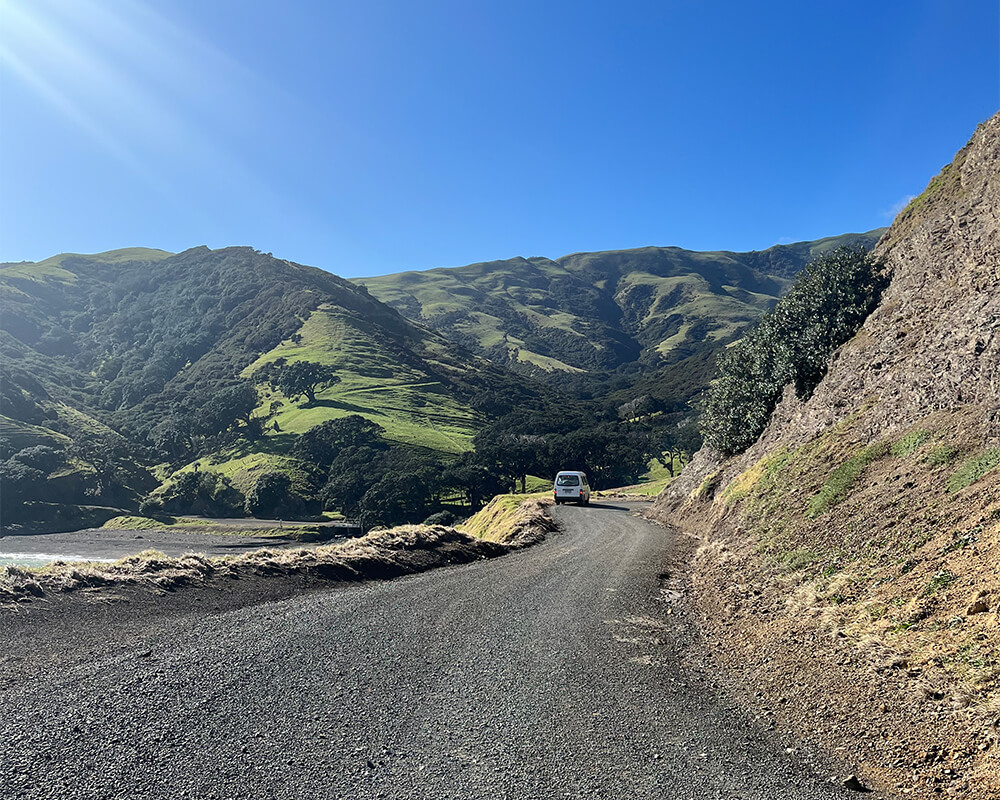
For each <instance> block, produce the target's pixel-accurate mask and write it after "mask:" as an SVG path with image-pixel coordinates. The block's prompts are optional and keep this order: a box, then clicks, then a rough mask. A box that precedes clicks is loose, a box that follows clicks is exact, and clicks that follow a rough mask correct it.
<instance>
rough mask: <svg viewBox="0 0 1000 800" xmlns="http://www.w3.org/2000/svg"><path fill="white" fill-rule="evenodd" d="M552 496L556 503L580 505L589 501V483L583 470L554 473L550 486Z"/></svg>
mask: <svg viewBox="0 0 1000 800" xmlns="http://www.w3.org/2000/svg"><path fill="white" fill-rule="evenodd" d="M552 497H553V499H555V501H556V505H559V504H560V503H579V504H580V505H581V506H585V505H587V503H589V502H590V484H589V483H587V475H586V474H585V473H583V472H570V471H567V472H560V473H558V474H557V475H556V479H555V482H554V484H553V486H552Z"/></svg>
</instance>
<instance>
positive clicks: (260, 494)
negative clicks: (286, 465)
mask: <svg viewBox="0 0 1000 800" xmlns="http://www.w3.org/2000/svg"><path fill="white" fill-rule="evenodd" d="M302 505H303V504H302V498H300V497H299V496H298V495H296V494H294V493H293V492H292V481H291V478H289V477H288V476H287V475H286V474H285V473H284V472H265V473H263V474H262V475H261V476H260V477H259V478H257V482H256V483H254V485H253V488H252V489H251V490H250V491H249V492H247V499H246V513H247V514H251V515H252V516H255V517H293V516H296V515H297V514H299V513H301V511H302Z"/></svg>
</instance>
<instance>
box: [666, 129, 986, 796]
mask: <svg viewBox="0 0 1000 800" xmlns="http://www.w3.org/2000/svg"><path fill="white" fill-rule="evenodd" d="M998 229H1000V114H998V115H996V116H994V117H993V118H992V119H990V120H988V121H987V122H984V123H983V124H982V125H980V126H979V128H978V129H977V130H976V132H975V134H974V135H973V137H972V139H971V140H970V142H969V143H968V145H966V147H965V148H963V149H962V150H961V151H960V152H959V153H958V155H957V156H956V157H955V160H954V161H953V162H952V163H951V164H950V165H948V166H947V167H945V168H944V169H943V170H942V171H941V173H940V174H939V175H938V176H937V177H935V178H934V179H933V180H932V181H931V182H930V184H929V186H928V187H927V189H926V191H925V192H924V193H923V194H921V195H920V197H918V198H916V199H915V200H914V201H913V202H912V203H911V204H910V205H909V207H908V208H907V209H906V210H904V211H903V212H902V213H901V214H900V215H899V217H897V219H896V221H895V223H894V224H893V226H892V227H891V228H890V230H889V231H888V232H887V233H886V234H885V235H884V236H883V237H882V239H881V240H880V242H879V244H878V246H877V248H876V252H877V253H878V254H879V255H880V256H881V257H882V258H883V259H884V260H885V263H886V264H887V266H888V268H890V269H891V270H892V273H893V278H892V282H891V284H890V286H889V288H888V289H887V291H886V292H885V294H884V296H883V298H882V302H881V303H880V305H879V307H878V308H877V310H876V311H875V312H874V313H873V314H872V315H871V316H870V317H869V318H868V320H867V321H866V322H865V324H864V326H863V327H862V329H861V331H860V332H859V333H858V334H857V335H856V336H855V337H854V338H853V339H852V340H851V341H850V342H848V343H847V344H845V345H844V346H843V347H842V348H840V350H839V351H838V352H836V353H835V354H834V356H833V358H832V360H831V363H830V367H829V371H828V373H827V375H826V377H825V378H824V379H823V381H822V382H821V383H820V385H819V386H818V387H817V389H816V391H815V392H814V394H813V396H812V397H811V398H809V399H808V400H807V401H806V402H802V401H800V400H798V399H797V398H796V396H795V393H794V391H792V389H791V387H789V389H788V390H787V391H786V393H785V396H784V398H783V400H782V402H781V403H780V404H779V406H778V408H777V409H776V410H775V413H774V415H773V417H772V419H771V422H770V424H769V426H768V428H767V429H766V430H765V432H764V433H763V434H762V436H761V437H760V439H759V440H758V442H757V443H756V444H755V445H754V446H753V447H751V448H750V449H749V450H748V451H747V452H746V453H743V454H742V455H740V456H738V457H735V458H731V459H728V460H726V459H722V458H720V457H719V455H718V454H717V453H712V452H709V451H703V452H701V453H699V454H698V455H697V456H696V457H695V459H694V460H693V461H692V463H691V464H690V465H689V466H688V467H687V468H686V469H685V472H684V474H683V475H682V476H681V478H680V479H679V480H677V481H675V482H674V483H673V484H672V485H671V486H670V487H668V489H667V490H666V491H665V492H664V493H663V494H662V495H661V496H660V497H659V498H658V499H657V501H656V503H655V504H654V507H653V509H652V511H651V515H652V516H654V517H655V518H658V519H660V520H663V521H666V522H672V523H674V524H678V525H681V526H683V527H685V528H686V529H687V530H688V531H690V532H692V533H694V534H696V535H699V536H701V537H702V538H703V539H704V540H705V546H704V547H703V548H702V550H701V552H700V555H699V558H698V560H697V562H696V565H695V575H694V585H695V588H696V590H697V591H696V594H697V597H698V600H697V602H698V603H699V604H700V607H701V609H702V611H703V614H704V622H705V629H706V633H707V636H708V639H709V641H711V642H712V643H713V644H714V645H715V647H716V650H717V652H718V653H719V659H720V662H721V663H722V664H723V666H726V667H728V668H729V669H730V671H731V673H732V674H734V675H735V676H736V677H737V679H738V680H739V681H740V682H742V683H743V685H744V686H746V687H747V688H748V689H750V690H752V692H753V694H754V695H755V697H757V698H759V702H760V704H761V705H763V706H765V707H766V708H767V711H766V712H765V713H767V714H769V715H770V714H773V717H772V718H773V719H775V720H777V721H778V723H779V724H780V725H783V726H785V727H788V728H792V729H794V730H796V732H797V733H798V734H799V735H802V736H806V737H813V738H815V739H816V740H817V741H818V742H819V743H821V744H823V745H826V746H830V747H837V748H838V750H839V751H842V752H843V751H846V752H848V753H850V754H851V756H850V757H851V758H852V759H853V760H854V761H855V763H856V764H857V765H858V768H859V770H860V771H861V773H862V774H863V775H867V777H868V779H869V780H871V781H872V782H874V783H876V784H880V785H881V786H882V787H883V788H886V789H889V790H891V789H893V788H894V789H895V790H896V791H897V792H900V791H903V790H905V793H906V794H907V795H909V796H913V797H931V796H936V795H938V794H940V793H947V794H959V795H961V796H963V797H967V798H986V797H997V796H1000V794H998V792H1000V568H998V567H997V565H998V564H1000V235H998ZM830 634H832V636H831V635H830ZM803 707H805V708H808V709H809V710H808V712H807V711H805V710H802V709H803ZM857 709H862V710H863V713H861V714H859V713H857Z"/></svg>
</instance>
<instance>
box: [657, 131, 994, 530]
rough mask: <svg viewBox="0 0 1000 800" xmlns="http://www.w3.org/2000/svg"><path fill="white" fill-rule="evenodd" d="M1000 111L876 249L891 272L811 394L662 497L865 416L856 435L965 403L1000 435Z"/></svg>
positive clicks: (662, 504) (980, 426) (701, 460)
mask: <svg viewBox="0 0 1000 800" xmlns="http://www.w3.org/2000/svg"><path fill="white" fill-rule="evenodd" d="M998 227H1000V114H997V115H996V116H994V117H992V118H991V119H990V120H988V121H987V122H984V123H983V124H982V125H980V126H979V128H978V129H977V130H976V133H975V135H974V136H973V137H972V139H971V141H970V142H969V143H968V144H967V145H966V146H965V147H964V148H963V149H962V150H961V151H959V153H958V155H957V156H956V157H955V160H954V161H953V162H952V163H951V164H949V165H948V166H946V167H945V168H944V169H943V170H942V171H941V173H940V174H939V175H938V176H937V177H935V178H934V179H933V180H932V181H931V182H930V184H929V185H928V187H927V189H926V190H925V191H924V193H923V194H921V195H920V196H919V197H918V198H916V199H915V200H913V202H912V203H910V205H909V206H908V207H907V208H906V209H905V210H904V211H903V212H902V213H901V214H900V215H899V217H898V218H897V219H896V221H895V222H894V224H893V226H892V227H891V228H890V229H889V231H887V232H886V234H885V235H884V236H883V237H882V239H881V240H880V242H879V244H878V245H877V247H876V253H877V254H878V255H880V256H881V257H882V258H884V259H885V261H886V263H887V265H888V266H889V268H891V269H892V271H893V280H892V283H891V285H890V286H889V288H888V290H887V291H886V293H885V295H884V297H883V299H882V303H881V304H880V306H879V308H878V309H877V310H876V311H875V312H874V313H873V314H872V315H871V316H870V317H869V319H868V321H867V322H866V323H865V325H864V327H863V328H862V330H861V331H860V332H859V333H858V335H857V336H856V337H855V338H854V339H853V340H851V341H850V342H848V343H847V344H846V345H844V347H842V348H841V349H840V350H839V351H838V352H837V353H836V354H835V355H834V357H833V360H832V362H831V365H830V370H829V372H828V374H827V376H826V377H825V379H824V380H823V381H822V383H821V384H820V385H819V387H818V388H817V390H816V392H815V393H814V394H813V396H812V397H811V398H810V399H809V401H808V402H805V403H803V402H801V401H799V400H798V399H797V398H796V397H795V393H794V392H792V391H789V392H787V393H786V396H785V398H784V400H783V401H782V403H781V404H780V405H779V406H778V408H777V409H776V410H775V413H774V415H773V417H772V420H771V424H770V425H769V427H768V429H767V430H766V431H765V432H764V434H763V435H762V436H761V438H760V440H759V441H758V442H757V444H756V445H755V446H754V447H752V448H751V449H750V450H749V451H748V452H747V453H745V454H744V455H743V456H742V457H739V458H736V459H733V460H731V461H729V462H728V463H726V464H722V461H721V459H720V458H719V456H718V454H716V453H713V452H711V451H705V452H702V453H700V454H699V455H698V457H697V458H696V460H695V461H694V462H692V465H691V469H690V470H689V471H686V473H687V474H686V475H685V476H684V479H683V480H681V481H677V482H676V483H675V484H674V485H673V487H672V488H671V489H669V490H668V491H667V492H666V493H665V494H664V496H663V497H662V498H661V499H660V501H659V503H658V513H664V512H666V511H667V510H669V509H671V508H675V507H676V506H678V505H679V504H680V503H682V502H683V501H684V500H685V499H686V498H687V496H688V495H689V494H690V492H691V491H693V490H695V489H697V488H698V487H699V486H700V485H701V483H702V482H703V481H704V480H705V479H706V478H707V477H708V476H710V475H712V474H713V473H714V472H715V471H716V470H718V469H719V468H720V467H722V468H723V474H722V475H720V476H719V477H718V478H717V479H716V482H718V483H720V484H725V482H726V478H729V477H732V476H734V475H736V474H738V473H739V472H741V471H742V470H743V469H745V468H746V467H747V466H749V465H751V464H753V463H755V462H756V461H758V460H759V459H760V458H761V457H762V456H763V455H765V454H766V453H768V452H771V451H773V450H775V449H776V448H779V447H782V446H796V445H800V444H802V443H804V442H808V441H810V440H812V439H814V438H815V437H817V436H819V435H821V434H822V433H823V432H824V431H827V430H829V429H830V428H832V427H833V426H835V425H837V424H838V423H840V422H842V421H843V420H845V419H847V418H849V417H851V416H852V415H858V416H859V417H860V418H859V420H858V424H857V425H856V426H854V428H853V435H854V436H855V438H856V440H857V441H859V442H861V441H871V440H873V439H876V438H878V437H880V436H884V435H887V434H891V433H892V432H894V431H897V430H901V429H903V428H905V427H906V426H908V425H912V424H914V423H915V422H918V421H919V420H921V419H923V418H925V417H926V416H928V415H930V414H933V413H935V412H942V411H943V412H958V411H962V412H964V413H963V421H964V423H965V424H966V425H971V426H973V427H974V428H975V430H966V431H964V433H967V434H969V435H971V436H973V437H975V438H978V439H979V440H980V441H982V442H983V444H993V445H997V444H1000V235H998Z"/></svg>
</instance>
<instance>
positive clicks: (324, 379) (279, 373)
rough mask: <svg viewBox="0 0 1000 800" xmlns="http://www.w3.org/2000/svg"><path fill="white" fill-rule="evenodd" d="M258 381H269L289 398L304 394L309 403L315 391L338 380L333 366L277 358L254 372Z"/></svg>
mask: <svg viewBox="0 0 1000 800" xmlns="http://www.w3.org/2000/svg"><path fill="white" fill-rule="evenodd" d="M254 379H255V380H256V381H258V382H265V381H266V382H267V383H270V384H271V385H272V386H273V387H274V388H276V389H278V390H279V391H280V392H281V393H282V394H283V395H285V397H287V398H288V399H289V400H295V399H296V398H298V397H300V396H302V395H304V396H305V398H306V400H307V401H308V402H309V403H315V402H316V392H318V391H320V390H321V389H328V388H329V387H331V386H333V385H334V384H335V383H338V382H339V381H340V378H339V377H338V376H337V372H336V370H335V369H334V368H333V367H330V366H327V365H326V364H320V363H318V362H316V361H291V362H289V361H287V360H286V359H284V358H279V359H277V360H276V361H273V362H271V363H270V364H268V365H266V366H264V367H261V368H260V369H259V370H257V372H255V373H254Z"/></svg>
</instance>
